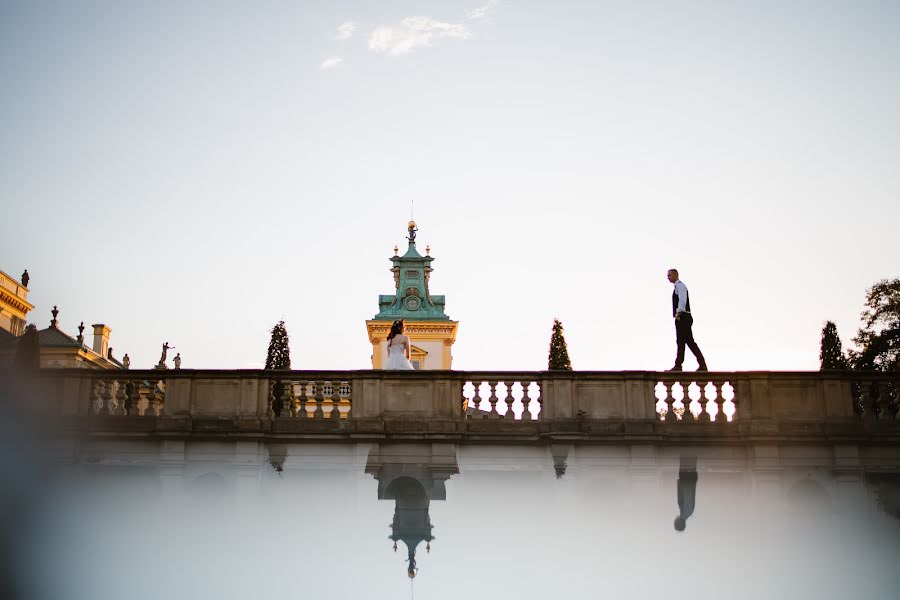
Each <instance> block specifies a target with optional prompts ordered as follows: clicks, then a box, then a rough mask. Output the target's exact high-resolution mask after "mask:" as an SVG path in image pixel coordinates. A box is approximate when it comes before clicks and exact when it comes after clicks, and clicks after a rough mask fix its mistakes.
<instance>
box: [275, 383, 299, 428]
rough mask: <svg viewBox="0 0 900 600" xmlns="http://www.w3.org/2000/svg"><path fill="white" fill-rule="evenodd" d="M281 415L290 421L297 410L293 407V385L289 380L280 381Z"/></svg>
mask: <svg viewBox="0 0 900 600" xmlns="http://www.w3.org/2000/svg"><path fill="white" fill-rule="evenodd" d="M279 383H281V415H282V416H283V417H284V418H286V419H292V418H293V417H294V414H295V413H296V410H297V408H296V407H295V406H294V384H293V382H292V381H291V380H290V379H281V380H279Z"/></svg>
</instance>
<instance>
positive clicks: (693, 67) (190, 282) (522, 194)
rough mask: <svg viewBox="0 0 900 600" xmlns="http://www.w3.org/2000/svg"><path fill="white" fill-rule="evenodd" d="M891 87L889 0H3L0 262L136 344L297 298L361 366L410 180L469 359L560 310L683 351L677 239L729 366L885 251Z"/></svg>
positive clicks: (323, 355) (880, 271)
mask: <svg viewBox="0 0 900 600" xmlns="http://www.w3.org/2000/svg"><path fill="white" fill-rule="evenodd" d="M898 106H900V4H897V3H896V2H889V1H888V2H879V1H872V0H867V1H857V2H832V1H793V2H783V1H779V2H768V1H761V2H753V3H749V2H731V1H702V2H688V1H686V2H605V1H600V0H598V1H595V2H567V3H547V2H535V1H531V2H529V1H524V0H521V1H520V0H501V1H499V2H495V1H489V0H473V1H471V2H468V1H459V2H457V1H450V0H445V1H441V2H412V1H407V2H387V1H385V2H371V1H368V2H363V1H359V2H300V1H296V2H287V1H275V0H272V1H266V2H253V3H249V2H227V1H215V2H212V1H210V2H202V1H192V2H168V1H160V2H152V3H151V2H121V1H111V0H110V1H84V2H78V3H72V2H50V1H38V2H33V1H28V2H25V1H22V2H20V1H18V0H2V1H0V202H2V207H0V223H2V224H3V227H2V231H3V233H2V235H0V240H2V243H0V269H2V270H4V271H6V272H7V273H9V274H11V275H14V276H18V275H19V274H20V273H21V272H22V270H23V269H25V268H27V269H28V270H29V273H30V275H31V283H30V289H31V292H30V296H29V299H30V300H31V301H32V302H33V304H34V305H35V310H34V311H33V312H32V313H31V314H30V315H29V320H30V321H31V322H35V323H37V324H38V326H39V327H40V328H44V327H46V326H47V325H48V323H49V320H50V318H51V316H50V310H51V308H52V307H53V305H58V306H59V309H60V316H59V319H60V326H61V328H62V329H63V330H64V331H67V332H69V333H70V334H71V335H76V334H77V326H78V323H79V322H81V321H84V322H85V324H86V325H88V326H90V325H91V324H93V323H105V324H107V325H108V326H110V327H111V329H112V334H111V339H110V345H111V346H112V347H113V348H114V352H115V355H116V356H117V357H121V355H122V354H123V353H125V352H127V353H128V354H129V356H130V357H131V361H132V368H149V367H151V366H152V365H153V364H154V363H155V362H156V361H157V360H158V358H159V354H160V348H161V346H162V343H163V342H164V341H168V342H169V343H170V344H171V345H172V346H174V347H175V351H177V352H180V353H181V355H182V358H183V366H184V367H185V368H259V367H261V366H262V365H263V364H264V361H265V353H266V348H267V346H268V339H269V330H270V329H271V327H272V326H273V325H274V324H275V323H276V322H277V321H278V320H281V319H283V320H284V321H285V322H286V325H287V329H288V333H289V335H290V339H291V352H292V359H293V367H294V368H296V369H365V368H369V367H370V366H371V362H370V354H371V346H370V344H369V343H368V339H367V335H366V328H365V320H366V319H370V318H372V316H374V315H375V313H376V312H377V311H378V303H377V301H378V295H379V294H387V293H393V280H392V276H391V273H390V271H389V268H390V261H389V258H390V256H391V255H392V254H393V247H394V245H395V244H397V245H400V247H401V249H402V248H404V247H405V235H406V231H405V229H406V222H407V221H408V220H409V218H410V206H411V203H412V202H413V201H414V203H415V220H416V222H417V223H418V225H419V234H418V241H419V246H420V248H423V247H424V246H425V245H426V244H428V245H430V246H431V255H432V256H434V257H435V261H434V264H433V267H434V269H435V271H434V273H433V274H432V277H431V290H432V293H435V294H444V295H445V296H446V298H447V304H446V311H447V314H448V315H449V316H450V317H451V318H452V319H454V320H457V321H459V323H460V325H459V332H458V337H457V342H456V344H455V346H454V347H453V356H454V362H453V367H454V368H455V369H463V370H494V369H498V370H501V369H502V370H538V369H543V368H546V365H547V349H548V344H549V340H550V331H551V326H552V322H553V319H554V318H559V319H561V320H562V322H563V324H564V326H565V331H566V339H567V342H568V349H569V354H570V356H571V359H572V364H573V367H574V368H575V369H577V370H623V369H626V370H631V369H640V370H644V369H647V370H660V369H665V368H668V367H670V366H672V363H673V358H674V353H675V340H674V337H675V332H674V327H673V324H672V318H671V304H670V302H671V292H672V289H671V284H669V283H668V281H667V280H666V270H667V269H668V268H670V267H677V268H678V269H679V270H680V272H681V276H682V280H683V281H684V282H685V283H686V284H687V286H688V288H689V289H690V294H691V305H692V311H693V314H694V336H695V338H696V340H697V341H698V343H699V344H700V347H701V348H702V349H703V352H704V354H705V355H706V358H707V362H708V363H709V366H710V368H711V369H713V370H807V369H817V368H818V350H819V337H820V332H821V328H822V325H823V322H824V321H825V320H827V319H831V320H834V321H835V322H836V323H837V326H838V331H839V332H840V334H841V335H842V337H843V339H844V343H845V345H849V343H850V339H851V338H852V337H853V335H854V334H855V331H856V329H857V328H858V326H859V313H860V311H861V310H862V308H863V302H864V298H865V290H866V288H867V287H869V286H871V285H872V284H873V283H874V282H876V281H878V280H880V279H884V278H891V277H897V276H900V272H898V266H900V246H898V243H897V235H898V234H897V232H898V229H897V227H898V225H897V223H898V217H900V202H898V199H900V168H898V167H900V111H898V110H897V107H898ZM89 330H90V328H89ZM173 355H174V352H173V351H170V353H169V358H170V360H171V357H172V356H173ZM692 361H693V359H692V358H688V360H687V361H686V363H685V366H686V367H687V368H693V367H694V366H695V363H694V362H692Z"/></svg>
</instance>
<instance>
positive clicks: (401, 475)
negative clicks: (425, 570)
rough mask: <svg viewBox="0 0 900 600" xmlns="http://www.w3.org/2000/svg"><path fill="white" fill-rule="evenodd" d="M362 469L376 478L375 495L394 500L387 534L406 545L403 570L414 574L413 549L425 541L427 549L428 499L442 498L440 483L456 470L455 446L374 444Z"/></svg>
mask: <svg viewBox="0 0 900 600" xmlns="http://www.w3.org/2000/svg"><path fill="white" fill-rule="evenodd" d="M366 473H370V474H371V475H373V476H374V477H375V479H377V480H378V499H379V500H393V501H394V520H393V521H392V522H391V535H390V536H389V539H391V540H393V541H394V550H396V549H397V542H399V541H402V542H403V543H404V544H405V545H406V553H407V559H406V560H407V574H408V575H409V576H410V577H415V575H416V570H417V564H416V549H417V547H418V546H419V544H421V543H422V542H425V544H426V549H428V550H430V549H431V541H432V540H434V539H435V538H434V536H433V535H431V530H432V529H433V526H432V524H431V516H430V515H429V513H428V509H429V506H430V504H431V501H432V500H446V499H447V489H446V488H445V486H444V483H445V482H446V480H447V479H449V478H450V477H451V476H452V475H454V474H456V473H459V466H458V465H457V462H456V450H455V448H454V447H453V446H452V445H451V444H431V445H423V446H421V447H417V446H409V445H396V446H392V445H388V444H382V445H379V446H374V447H373V448H372V450H371V451H370V452H369V458H368V461H367V462H366Z"/></svg>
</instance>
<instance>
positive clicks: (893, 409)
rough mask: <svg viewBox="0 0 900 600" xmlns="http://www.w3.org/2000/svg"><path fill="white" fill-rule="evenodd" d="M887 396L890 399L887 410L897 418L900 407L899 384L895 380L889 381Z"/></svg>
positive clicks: (893, 417) (892, 416)
mask: <svg viewBox="0 0 900 600" xmlns="http://www.w3.org/2000/svg"><path fill="white" fill-rule="evenodd" d="M885 396H887V399H888V404H887V412H888V414H889V415H891V418H892V419H896V418H897V412H898V410H900V407H898V406H897V386H896V384H894V382H893V381H891V382H888V384H887V389H886V390H885Z"/></svg>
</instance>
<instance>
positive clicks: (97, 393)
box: [90, 379, 103, 415]
mask: <svg viewBox="0 0 900 600" xmlns="http://www.w3.org/2000/svg"><path fill="white" fill-rule="evenodd" d="M90 407H91V408H90V411H91V414H92V415H99V414H101V413H102V412H103V392H102V389H101V383H100V380H99V379H94V380H93V381H91V404H90Z"/></svg>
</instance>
